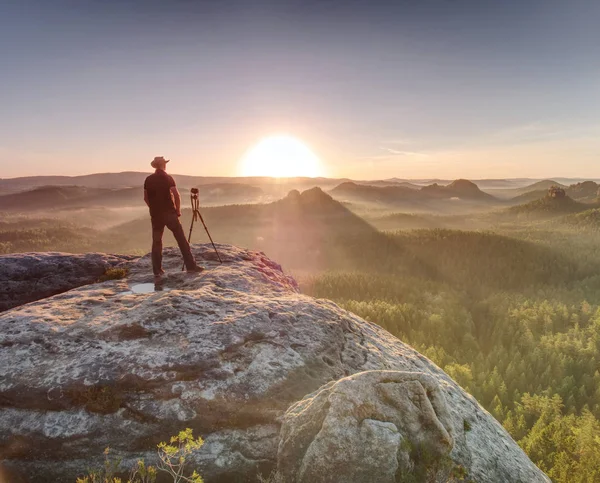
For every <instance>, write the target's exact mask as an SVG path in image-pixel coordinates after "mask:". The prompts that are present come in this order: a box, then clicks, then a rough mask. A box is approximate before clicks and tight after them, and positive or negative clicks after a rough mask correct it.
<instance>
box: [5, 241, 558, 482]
mask: <svg viewBox="0 0 600 483" xmlns="http://www.w3.org/2000/svg"><path fill="white" fill-rule="evenodd" d="M219 249H220V251H221V257H222V258H223V260H224V263H223V264H222V265H220V264H218V263H217V262H215V258H216V257H215V254H214V252H213V251H212V248H211V247H210V246H204V245H199V246H195V247H194V252H195V255H196V258H197V259H199V260H203V261H204V264H205V265H206V266H207V267H208V268H209V270H207V271H206V272H204V273H202V274H200V275H186V274H183V273H181V272H180V267H181V265H180V263H181V260H180V257H179V254H178V253H177V251H176V250H174V249H168V250H166V254H165V268H166V269H167V271H168V273H169V275H168V277H167V280H166V284H165V290H164V291H162V292H151V293H134V292H132V290H131V288H132V287H133V286H135V285H136V284H138V283H142V282H148V281H150V280H149V279H150V278H151V276H150V260H149V257H144V258H142V259H140V260H138V261H137V262H136V263H135V264H133V265H132V267H131V269H130V275H129V277H128V278H127V279H123V280H115V281H108V282H104V283H97V284H93V285H87V286H84V287H81V288H77V289H73V290H71V291H69V292H66V293H63V294H60V295H55V296H53V297H51V298H48V299H44V300H41V301H38V302H34V303H30V304H28V305H25V306H22V307H18V308H14V309H12V310H9V311H7V312H4V313H2V314H0V456H1V458H2V460H3V461H2V463H1V465H2V467H3V468H4V471H5V472H10V473H11V474H12V475H20V477H22V478H24V479H25V481H35V482H36V483H40V482H62V481H64V482H73V481H74V479H75V476H76V475H77V474H81V473H82V472H83V471H84V470H85V469H86V468H89V467H90V466H94V465H97V464H100V462H101V460H102V457H103V456H102V452H103V450H104V448H105V447H107V446H109V445H110V447H111V449H112V451H113V453H114V454H115V455H116V456H121V457H123V463H124V464H130V463H132V462H133V461H134V460H135V459H136V458H137V457H146V458H147V459H148V460H149V461H152V459H153V458H154V456H155V452H154V449H155V445H156V444H157V443H158V442H159V441H161V440H165V439H167V438H168V436H170V435H172V434H174V433H175V432H177V431H178V430H180V429H183V428H186V427H190V428H192V429H194V432H195V434H199V435H202V436H203V437H204V439H205V441H206V443H205V445H204V446H203V447H202V448H201V449H200V450H199V451H197V452H196V453H195V454H194V455H193V462H192V463H193V464H194V465H195V466H196V467H197V468H198V470H199V471H200V473H201V474H203V476H204V477H205V480H206V481H207V482H212V481H218V482H227V481H256V475H257V474H258V473H263V474H268V473H270V472H271V471H272V470H275V469H277V470H278V471H279V474H280V475H282V477H284V478H287V480H286V481H289V482H290V483H293V482H298V483H300V482H305V481H315V482H319V481H323V482H325V481H327V482H337V481H355V482H358V481H365V482H366V481H375V480H373V479H372V478H371V476H369V475H367V476H365V475H363V476H361V473H360V471H359V468H357V466H356V465H354V470H353V469H352V467H351V465H350V463H351V462H350V461H349V455H350V454H355V455H356V458H359V459H358V461H360V462H361V464H363V463H364V464H368V465H370V467H371V468H374V467H376V466H377V467H378V469H377V471H380V473H377V475H382V478H384V479H382V480H381V481H389V482H399V481H403V478H405V477H407V478H408V477H410V476H411V475H413V476H414V475H415V474H418V472H419V471H423V462H424V461H425V460H424V459H423V455H424V454H427V455H429V459H428V460H427V461H429V462H430V463H428V465H429V466H428V468H425V469H431V468H434V469H435V471H434V472H437V471H438V470H439V471H442V469H443V467H444V468H445V467H450V466H452V467H457V468H460V469H461V471H463V472H464V474H466V475H467V476H468V478H471V479H472V480H474V481H477V482H518V481H522V482H545V481H549V480H548V479H547V478H546V477H545V475H544V474H543V473H542V472H541V471H539V470H538V469H537V468H536V467H535V466H534V465H533V464H532V463H531V461H530V460H529V459H528V458H527V456H526V455H525V454H524V453H523V451H522V450H521V449H520V448H519V447H518V446H517V445H516V443H514V441H513V440H512V439H511V438H510V437H509V435H508V434H507V433H506V431H505V430H504V429H503V428H502V427H501V426H500V425H499V424H498V423H497V422H496V421H495V420H494V419H493V418H492V417H491V416H490V415H489V414H488V413H487V412H486V411H485V410H483V409H482V408H481V407H480V406H479V404H477V402H476V401H475V400H474V399H473V398H472V397H471V396H469V395H468V394H466V393H465V392H464V391H463V390H462V389H461V388H460V387H459V386H458V385H457V384H456V383H455V382H454V381H452V380H451V379H450V378H449V377H448V376H447V375H446V374H445V373H444V372H442V371H441V370H440V369H439V368H438V367H437V366H435V365H434V364H433V363H432V362H431V361H429V360H428V359H426V358H425V357H423V356H422V355H420V354H419V353H418V352H416V351H414V350H413V349H412V348H410V347H409V346H407V345H405V344H403V343H402V342H401V341H399V340H398V339H396V338H395V337H392V336H391V335H390V334H388V333H387V332H386V331H384V330H383V329H381V328H380V327H378V326H377V325H375V324H372V323H369V322H366V321H364V320H362V319H360V318H359V317H357V316H355V315H353V314H351V313H348V312H346V311H344V310H342V309H340V308H339V307H338V306H336V305H335V304H334V303H332V302H329V301H325V300H315V299H312V298H310V297H307V296H304V295H302V294H300V293H299V292H298V289H297V286H296V283H295V282H294V280H293V279H291V278H289V277H287V276H285V275H284V273H283V272H282V270H281V268H280V267H279V266H278V265H277V264H276V263H274V262H272V261H271V260H269V259H268V258H266V257H265V256H264V255H262V254H259V253H256V252H249V251H245V250H240V249H237V248H234V247H230V246H220V247H219ZM365 371H371V372H365ZM305 396H306V397H305ZM303 398H304V399H303ZM304 410H306V411H307V412H306V414H304V415H303V411H304ZM309 415H311V416H310V417H309ZM303 417H304V418H306V417H308V420H307V422H306V424H304V423H303V420H302V418H303ZM316 421H322V424H321V425H320V426H317V425H316ZM465 422H467V423H468V424H466V423H465ZM336 425H338V427H337V428H336V427H335V426H336ZM465 428H470V430H468V431H467V430H465ZM342 444H343V446H341V445H342ZM359 447H362V449H361V450H360V451H359ZM377 448H380V451H379V453H375V450H376V449H377ZM420 448H424V449H426V450H427V451H424V452H419V451H417V450H418V449H420ZM345 451H348V452H349V454H347V455H346V454H344V452H345ZM334 452H337V453H336V454H337V456H336V458H334V459H329V458H327V456H328V455H330V454H333V453H334ZM346 461H347V462H348V465H347V466H348V468H347V469H346V470H345V473H344V474H343V476H344V478H345V479H340V474H339V473H337V472H336V473H326V472H322V473H320V474H318V475H314V474H313V473H314V472H313V473H310V471H313V470H314V468H316V467H317V465H321V466H320V467H321V468H322V469H323V471H337V470H336V468H338V467H339V465H340V464H344V465H346ZM309 466H313V467H314V468H313V469H309ZM438 467H439V468H438ZM436 474H438V473H436ZM440 474H441V473H440ZM309 476H310V477H311V478H313V479H312V480H310V479H307V478H309ZM346 477H347V478H346ZM14 478H16V476H15V477H14ZM365 478H366V479H365ZM9 481H12V480H9Z"/></svg>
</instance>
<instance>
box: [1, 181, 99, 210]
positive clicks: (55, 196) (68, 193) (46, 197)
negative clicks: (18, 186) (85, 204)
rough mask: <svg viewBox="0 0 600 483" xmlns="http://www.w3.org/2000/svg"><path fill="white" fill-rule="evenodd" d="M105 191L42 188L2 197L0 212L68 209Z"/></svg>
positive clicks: (78, 187)
mask: <svg viewBox="0 0 600 483" xmlns="http://www.w3.org/2000/svg"><path fill="white" fill-rule="evenodd" d="M105 192H106V191H105V190H101V189H95V188H88V187H84V186H42V187H39V188H35V189H33V190H31V191H25V192H21V193H14V194H8V195H3V196H0V211H32V210H43V209H53V208H55V207H66V206H69V205H70V204H73V203H75V202H77V201H78V200H81V199H84V198H89V197H95V196H99V195H102V194H103V193H105Z"/></svg>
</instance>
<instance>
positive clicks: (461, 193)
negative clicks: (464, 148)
mask: <svg viewBox="0 0 600 483" xmlns="http://www.w3.org/2000/svg"><path fill="white" fill-rule="evenodd" d="M421 193H423V194H425V195H427V196H431V197H434V198H458V199H465V200H480V201H493V200H495V198H494V197H493V196H492V195H490V194H488V193H484V192H483V191H481V190H480V189H479V187H478V186H477V185H476V184H475V183H473V182H471V181H469V180H466V179H457V180H455V181H452V183H450V184H448V185H446V186H440V185H438V184H437V183H434V184H432V185H429V186H424V187H423V188H421Z"/></svg>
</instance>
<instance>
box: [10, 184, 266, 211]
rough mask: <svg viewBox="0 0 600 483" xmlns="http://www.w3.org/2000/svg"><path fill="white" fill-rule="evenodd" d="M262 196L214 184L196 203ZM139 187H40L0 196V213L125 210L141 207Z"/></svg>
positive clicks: (259, 191)
mask: <svg viewBox="0 0 600 483" xmlns="http://www.w3.org/2000/svg"><path fill="white" fill-rule="evenodd" d="M180 193H181V195H182V197H183V198H184V199H183V203H184V204H185V203H186V202H187V197H188V194H189V190H188V189H186V188H180ZM263 195H264V192H263V190H262V189H261V188H258V187H256V186H250V185H245V184H241V183H215V184H206V185H201V186H200V189H199V197H200V203H201V204H203V205H223V204H235V203H256V202H259V201H261V199H262V197H263ZM144 206H145V204H144V189H143V186H136V187H132V188H120V189H108V188H89V187H85V186H43V187H40V188H34V189H32V190H29V191H22V192H18V193H11V194H7V195H2V196H0V211H11V212H14V211H17V212H23V213H25V212H30V211H38V210H72V209H82V208H91V207H95V208H97V207H103V208H125V207H144Z"/></svg>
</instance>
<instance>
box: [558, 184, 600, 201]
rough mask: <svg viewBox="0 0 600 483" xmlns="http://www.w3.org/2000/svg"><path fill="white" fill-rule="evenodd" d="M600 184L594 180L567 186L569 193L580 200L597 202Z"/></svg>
mask: <svg viewBox="0 0 600 483" xmlns="http://www.w3.org/2000/svg"><path fill="white" fill-rule="evenodd" d="M599 189H600V185H598V183H595V182H594V181H584V182H583V183H577V184H572V185H571V186H569V187H568V188H567V190H566V191H567V194H568V195H569V196H570V197H571V198H573V199H575V200H578V201H585V202H595V201H597V200H598V195H599V194H600V191H599Z"/></svg>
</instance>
